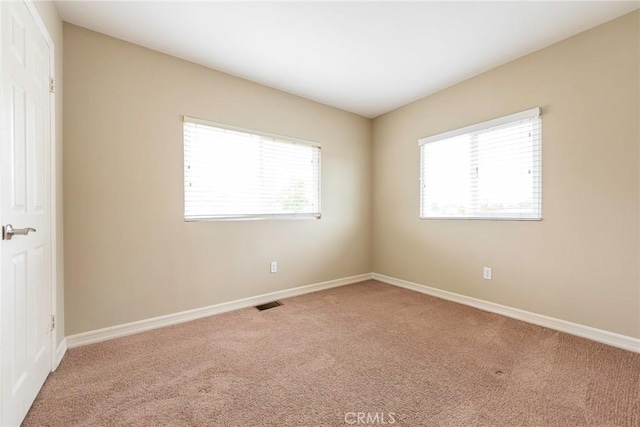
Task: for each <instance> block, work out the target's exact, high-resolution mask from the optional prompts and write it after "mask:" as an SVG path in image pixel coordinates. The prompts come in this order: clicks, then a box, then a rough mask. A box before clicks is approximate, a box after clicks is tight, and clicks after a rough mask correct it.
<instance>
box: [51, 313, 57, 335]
mask: <svg viewBox="0 0 640 427" xmlns="http://www.w3.org/2000/svg"><path fill="white" fill-rule="evenodd" d="M55 328H56V316H55V315H51V330H52V331H53V330H54V329H55Z"/></svg>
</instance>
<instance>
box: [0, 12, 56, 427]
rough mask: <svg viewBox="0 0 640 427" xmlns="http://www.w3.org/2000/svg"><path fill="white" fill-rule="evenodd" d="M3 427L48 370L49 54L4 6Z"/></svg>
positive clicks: (21, 17) (0, 147) (23, 408)
mask: <svg viewBox="0 0 640 427" xmlns="http://www.w3.org/2000/svg"><path fill="white" fill-rule="evenodd" d="M0 22H1V36H0V39H1V45H0V52H1V56H2V68H1V70H2V71H1V84H0V102H1V105H0V132H1V137H2V138H1V141H2V142H1V144H0V166H1V168H0V169H1V170H0V220H1V222H2V225H6V224H12V225H13V227H14V228H16V229H20V228H26V227H32V228H34V229H36V232H35V233H34V232H31V233H28V234H27V235H15V236H14V237H13V238H12V239H11V240H2V241H1V243H0V279H1V286H0V349H1V350H0V365H1V369H0V382H1V388H0V399H1V403H2V405H1V411H0V417H1V419H0V425H2V426H5V425H9V426H11V425H19V424H20V422H22V420H23V418H24V416H25V415H26V413H27V411H28V410H29V407H30V406H31V404H32V403H33V400H34V399H35V397H36V395H37V393H38V391H39V390H40V388H41V387H42V384H43V383H44V381H45V379H46V377H47V375H48V374H49V372H50V370H51V352H52V349H51V297H52V296H51V271H52V270H51V209H50V207H51V204H50V200H51V197H50V196H51V195H50V188H51V187H50V183H51V181H50V179H51V177H50V174H51V170H50V169H51V168H50V159H51V151H50V150H51V141H50V136H51V111H50V94H49V75H50V70H49V66H50V63H49V58H50V56H49V47H48V45H47V43H46V41H45V39H44V37H43V36H42V34H41V33H40V30H39V28H38V26H37V24H36V22H35V20H34V19H33V16H32V15H31V12H30V11H29V8H28V7H27V6H26V5H25V4H24V3H23V2H17V1H16V2H0Z"/></svg>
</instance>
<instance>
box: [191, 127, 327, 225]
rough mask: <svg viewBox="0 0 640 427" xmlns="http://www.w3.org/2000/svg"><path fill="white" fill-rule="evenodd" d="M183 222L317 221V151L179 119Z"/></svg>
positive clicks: (286, 140)
mask: <svg viewBox="0 0 640 427" xmlns="http://www.w3.org/2000/svg"><path fill="white" fill-rule="evenodd" d="M184 217H185V220H187V221H197V220H206V219H264V218H320V146H319V145H317V144H313V143H309V142H305V141H298V140H293V139H290V138H287V137H280V136H276V135H268V134H261V133H257V132H253V131H246V130H241V129H238V128H232V127H228V126H225V125H219V124H215V123H211V122H206V121H203V120H200V119H194V118H190V117H185V118H184Z"/></svg>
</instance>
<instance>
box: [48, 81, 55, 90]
mask: <svg viewBox="0 0 640 427" xmlns="http://www.w3.org/2000/svg"><path fill="white" fill-rule="evenodd" d="M49 92H51V93H56V81H55V80H54V79H49Z"/></svg>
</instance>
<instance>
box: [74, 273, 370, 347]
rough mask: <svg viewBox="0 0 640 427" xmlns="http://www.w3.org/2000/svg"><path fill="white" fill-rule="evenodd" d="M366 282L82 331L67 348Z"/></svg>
mask: <svg viewBox="0 0 640 427" xmlns="http://www.w3.org/2000/svg"><path fill="white" fill-rule="evenodd" d="M369 279H371V273H365V274H359V275H357V276H351V277H344V278H342V279H336V280H329V281H327V282H321V283H315V284H312V285H307V286H300V287H297V288H292V289H285V290H283V291H276V292H271V293H268V294H262V295H258V296H255V297H249V298H243V299H239V300H235V301H229V302H223V303H221V304H215V305H211V306H208V307H201V308H196V309H194V310H188V311H182V312H180V313H173V314H167V315H165V316H159V317H154V318H151V319H145V320H139V321H137V322H131V323H125V324H123V325H117V326H111V327H108V328H103V329H97V330H95V331H89V332H83V333H81V334H76V335H70V336H68V337H67V338H66V345H67V346H68V347H69V348H74V347H80V346H83V345H88V344H93V343H97V342H101V341H107V340H111V339H114V338H119V337H124V336H127V335H132V334H137V333H139V332H144V331H149V330H151V329H157V328H162V327H165V326H170V325H176V324H178V323H184V322H188V321H190V320H196V319H200V318H203V317H208V316H213V315H214V314H220V313H226V312H228V311H233V310H239V309H241V308H247V307H253V306H256V305H260V304H264V303H267V302H271V301H273V300H277V299H284V298H291V297H295V296H298V295H303V294H309V293H311V292H317V291H322V290H325V289H330V288H335V287H338V286H344V285H349V284H352V283H357V282H362V281H364V280H369ZM65 350H66V349H65ZM63 354H64V353H63Z"/></svg>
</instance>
